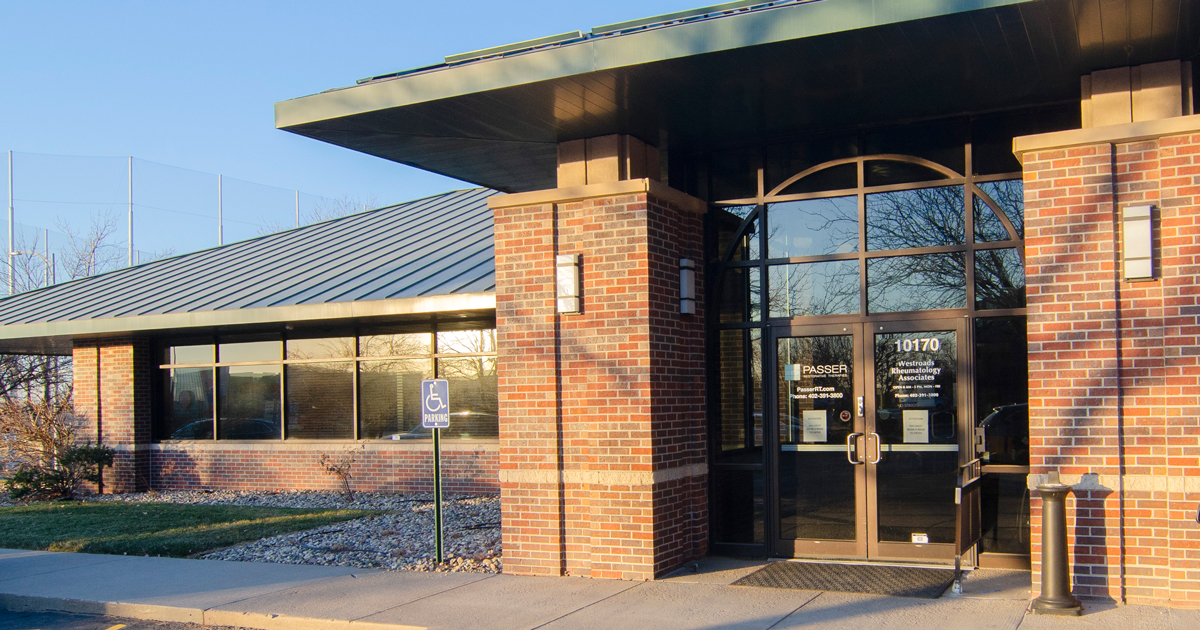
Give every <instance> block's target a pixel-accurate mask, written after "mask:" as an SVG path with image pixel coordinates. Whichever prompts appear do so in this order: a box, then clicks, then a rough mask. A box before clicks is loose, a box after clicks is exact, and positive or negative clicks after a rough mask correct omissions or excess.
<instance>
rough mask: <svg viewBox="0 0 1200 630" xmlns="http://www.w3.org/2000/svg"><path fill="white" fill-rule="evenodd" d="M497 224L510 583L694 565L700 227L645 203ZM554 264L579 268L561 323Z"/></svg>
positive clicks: (638, 197) (553, 211) (700, 430)
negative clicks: (692, 305) (570, 257)
mask: <svg viewBox="0 0 1200 630" xmlns="http://www.w3.org/2000/svg"><path fill="white" fill-rule="evenodd" d="M495 217H496V269H497V291H496V293H497V295H496V302H497V306H496V311H497V314H496V317H497V335H498V345H499V361H500V365H499V374H500V382H499V391H500V445H501V449H500V468H501V471H500V475H501V497H502V502H501V503H502V511H503V517H504V527H503V536H504V548H505V571H506V572H509V573H519V574H527V575H562V574H571V575H587V576H593V577H612V578H624V579H647V578H653V577H655V576H656V575H658V574H661V573H662V572H663V571H666V570H668V569H669V568H671V567H674V566H677V565H679V564H680V563H682V562H683V561H685V560H687V559H689V558H692V557H695V556H697V555H700V554H702V553H703V552H704V549H705V544H706V540H707V513H706V510H707V499H706V496H705V487H706V477H705V474H704V464H705V429H704V426H705V425H704V324H703V322H704V314H703V312H702V309H701V310H700V312H698V313H697V314H696V315H680V314H679V259H680V258H683V257H688V258H692V259H694V260H697V261H699V260H700V254H701V249H700V248H701V232H702V227H701V217H700V215H699V214H694V213H689V212H687V211H684V210H681V209H679V208H676V207H674V206H672V205H670V204H668V203H665V202H663V201H661V200H659V199H656V198H655V197H654V196H652V195H648V194H646V193H640V194H632V195H626V196H612V197H601V198H592V199H586V200H583V201H574V202H569V203H562V204H543V205H533V206H525V207H500V208H497V209H496V211H495ZM556 254H580V255H581V258H582V277H583V290H582V304H583V307H582V313H581V314H575V315H561V316H560V315H558V314H557V313H556V312H555V294H554V289H555V287H554V273H555V264H554V256H555V255H556ZM697 276H698V277H699V278H702V277H703V271H702V270H698V272H697ZM697 290H698V293H701V294H702V291H703V288H702V287H698V288H697Z"/></svg>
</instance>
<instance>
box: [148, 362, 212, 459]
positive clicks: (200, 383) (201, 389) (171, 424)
mask: <svg viewBox="0 0 1200 630" xmlns="http://www.w3.org/2000/svg"><path fill="white" fill-rule="evenodd" d="M209 348H210V349H211V348H212V346H209ZM176 356H180V355H176ZM183 357H184V358H189V359H194V358H196V357H187V356H186V354H184V355H183ZM209 361H212V358H211V352H210V358H209ZM164 375H165V376H166V387H165V390H166V391H165V393H166V405H164V407H165V408H164V409H163V414H162V420H161V422H159V423H158V425H157V426H156V427H155V428H156V429H157V431H156V432H155V433H156V435H155V438H156V439H160V440H163V439H166V440H211V439H212V436H213V408H214V407H213V371H212V368H210V367H202V368H174V369H170V370H166V371H165V372H164Z"/></svg>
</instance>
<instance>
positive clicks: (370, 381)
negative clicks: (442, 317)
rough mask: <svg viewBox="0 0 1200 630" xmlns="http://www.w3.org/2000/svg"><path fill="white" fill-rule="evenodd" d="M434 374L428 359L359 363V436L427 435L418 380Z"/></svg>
mask: <svg viewBox="0 0 1200 630" xmlns="http://www.w3.org/2000/svg"><path fill="white" fill-rule="evenodd" d="M429 378H433V362H432V361H431V360H429V359H397V360H392V361H362V362H360V363H359V364H358V391H359V397H358V401H359V402H358V405H359V406H358V421H359V437H360V438H361V439H365V440H378V439H384V440H404V439H413V438H422V437H426V434H424V433H422V432H421V431H419V430H416V431H414V429H419V427H420V425H421V381H422V380H425V379H429Z"/></svg>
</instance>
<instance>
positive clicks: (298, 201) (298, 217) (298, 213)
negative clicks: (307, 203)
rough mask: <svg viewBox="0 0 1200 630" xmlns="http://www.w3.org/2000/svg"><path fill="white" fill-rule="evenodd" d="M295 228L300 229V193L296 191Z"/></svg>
mask: <svg viewBox="0 0 1200 630" xmlns="http://www.w3.org/2000/svg"><path fill="white" fill-rule="evenodd" d="M296 227H300V191H299V190H297V191H296Z"/></svg>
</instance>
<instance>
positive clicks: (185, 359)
mask: <svg viewBox="0 0 1200 630" xmlns="http://www.w3.org/2000/svg"><path fill="white" fill-rule="evenodd" d="M213 348H214V346H213V345H212V344H211V343H210V344H204V345H196V346H171V347H170V348H168V349H167V357H166V359H167V363H172V364H180V363H183V364H187V363H212V362H213Z"/></svg>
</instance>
